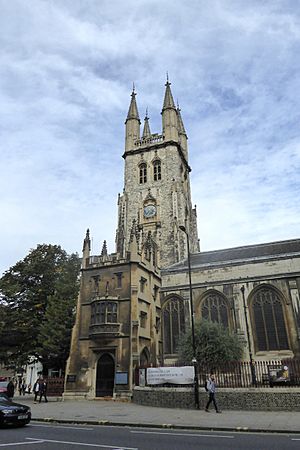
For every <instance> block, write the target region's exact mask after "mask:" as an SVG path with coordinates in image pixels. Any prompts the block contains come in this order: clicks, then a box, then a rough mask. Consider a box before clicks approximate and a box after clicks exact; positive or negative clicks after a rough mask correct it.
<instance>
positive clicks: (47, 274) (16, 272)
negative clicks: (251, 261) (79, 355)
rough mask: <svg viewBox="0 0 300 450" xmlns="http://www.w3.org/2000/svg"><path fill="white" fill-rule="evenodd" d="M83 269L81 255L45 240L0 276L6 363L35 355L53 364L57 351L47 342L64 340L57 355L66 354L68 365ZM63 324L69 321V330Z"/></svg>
mask: <svg viewBox="0 0 300 450" xmlns="http://www.w3.org/2000/svg"><path fill="white" fill-rule="evenodd" d="M79 269H80V259H79V257H78V256H77V255H68V254H67V253H66V252H65V251H64V250H63V249H62V248H61V247H60V246H57V245H46V244H42V245H38V246H37V248H36V249H34V250H31V251H30V253H29V254H28V255H27V256H26V257H25V258H24V259H23V260H21V261H19V262H17V263H16V264H15V265H14V266H13V267H11V268H10V269H9V270H7V271H6V272H5V273H4V275H3V276H2V278H1V279H0V308H1V309H0V311H1V321H0V322H1V323H0V341H1V344H2V345H1V350H0V362H3V363H5V364H10V365H13V364H14V365H20V364H24V363H26V362H27V361H28V360H29V358H30V357H32V356H35V357H36V358H37V359H39V360H40V361H41V362H43V363H45V362H47V363H49V364H50V363H51V354H52V353H51V354H50V353H49V348H48V347H47V345H48V346H49V345H52V346H54V342H57V340H59V341H60V343H59V346H58V347H59V349H58V348H57V349H56V350H55V351H54V352H53V354H54V353H55V355H60V356H59V357H58V359H59V360H60V365H62V364H64V362H63V361H62V359H63V358H65V355H66V353H67V351H68V347H69V340H70V332H71V328H72V325H73V321H74V314H73V311H74V307H75V301H76V297H77V294H78V287H79V282H78V274H79ZM58 314H59V316H58ZM54 315H55V317H56V319H55V320H53V318H52V316H54ZM58 324H63V329H64V332H63V333H62V330H60V331H59V327H58ZM50 328H52V329H51V332H50ZM47 333H48V334H47ZM62 355H64V356H63V357H62ZM53 362H54V361H53Z"/></svg>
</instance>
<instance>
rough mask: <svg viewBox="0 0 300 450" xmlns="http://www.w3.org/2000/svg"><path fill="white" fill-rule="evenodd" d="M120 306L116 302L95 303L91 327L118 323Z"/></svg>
mask: <svg viewBox="0 0 300 450" xmlns="http://www.w3.org/2000/svg"><path fill="white" fill-rule="evenodd" d="M117 309H118V305H117V303H116V302H94V303H93V304H92V311H91V325H97V324H101V323H116V322H117V319H118V314H117Z"/></svg>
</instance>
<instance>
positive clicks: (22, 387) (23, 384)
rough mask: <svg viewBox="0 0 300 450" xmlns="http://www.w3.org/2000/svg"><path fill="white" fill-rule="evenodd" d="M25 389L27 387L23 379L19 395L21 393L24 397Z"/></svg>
mask: <svg viewBox="0 0 300 450" xmlns="http://www.w3.org/2000/svg"><path fill="white" fill-rule="evenodd" d="M26 387H27V385H26V383H25V378H23V380H22V383H21V393H22V395H25V393H26Z"/></svg>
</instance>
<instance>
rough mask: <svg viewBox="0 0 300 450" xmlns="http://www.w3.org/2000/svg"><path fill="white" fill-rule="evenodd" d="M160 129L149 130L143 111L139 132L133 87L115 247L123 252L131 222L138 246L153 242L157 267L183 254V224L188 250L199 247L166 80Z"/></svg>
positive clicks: (181, 138) (177, 118) (178, 121)
mask: <svg viewBox="0 0 300 450" xmlns="http://www.w3.org/2000/svg"><path fill="white" fill-rule="evenodd" d="M161 115H162V133H151V131H150V124H149V117H148V112H146V116H145V120H144V127H143V133H142V136H141V137H140V126H141V121H140V118H139V113H138V107H137V102H136V93H135V90H134V89H133V91H132V94H131V102H130V106H129V110H128V114H127V118H126V121H125V152H124V154H123V158H124V160H125V170H124V190H123V194H122V195H119V198H118V228H117V233H116V251H117V253H119V254H120V255H122V256H125V254H126V252H127V251H128V246H129V243H130V232H131V229H132V224H133V223H135V224H136V225H137V229H138V247H139V250H140V251H141V250H143V248H144V247H145V246H146V245H147V240H148V239H149V236H151V238H152V239H153V240H154V241H155V243H156V245H157V250H158V251H157V258H158V261H157V262H158V265H159V267H161V268H163V267H167V266H170V265H171V264H174V263H176V262H178V261H180V260H182V259H184V258H185V257H186V256H187V245H186V236H185V234H184V233H183V232H182V231H181V230H180V229H179V226H182V225H184V226H185V228H186V230H187V232H188V235H189V239H190V250H191V252H192V253H193V252H198V251H199V241H198V231H197V216H196V208H194V209H193V208H192V203H191V188H190V178H189V173H190V171H191V168H190V166H189V163H188V146H187V135H186V131H185V128H184V124H183V121H182V117H181V111H180V109H179V107H177V108H176V106H175V104H174V100H173V95H172V92H171V83H170V82H169V80H167V82H166V85H165V96H164V101H163V108H162V112H161Z"/></svg>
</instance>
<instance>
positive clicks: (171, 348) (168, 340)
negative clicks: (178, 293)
mask: <svg viewBox="0 0 300 450" xmlns="http://www.w3.org/2000/svg"><path fill="white" fill-rule="evenodd" d="M162 318H163V343H164V353H165V354H174V353H176V351H177V346H178V340H179V336H180V334H181V333H184V331H185V325H184V305H183V301H182V300H181V299H179V298H176V297H175V298H171V299H170V300H168V301H167V303H166V304H165V306H164V307H163V312H162Z"/></svg>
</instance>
